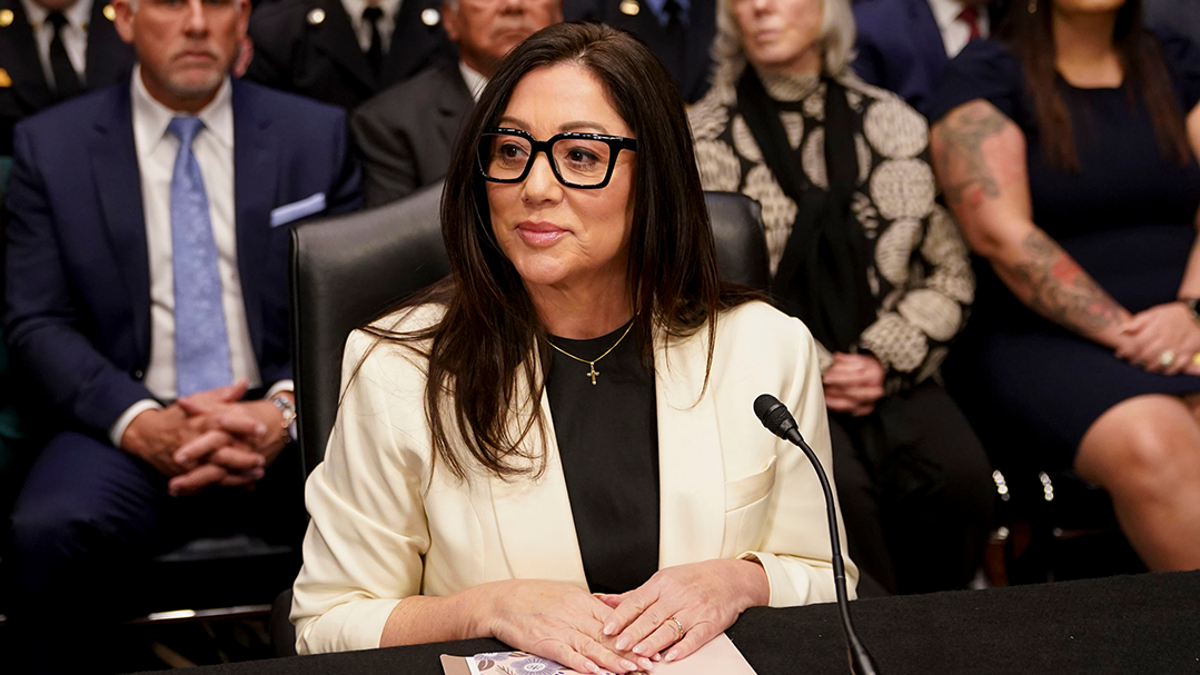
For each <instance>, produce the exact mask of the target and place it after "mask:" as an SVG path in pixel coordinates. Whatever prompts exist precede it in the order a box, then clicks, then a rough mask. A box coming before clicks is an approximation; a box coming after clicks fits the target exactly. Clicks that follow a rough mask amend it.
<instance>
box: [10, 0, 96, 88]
mask: <svg viewBox="0 0 1200 675" xmlns="http://www.w3.org/2000/svg"><path fill="white" fill-rule="evenodd" d="M21 6H22V7H23V8H24V9H25V16H26V18H28V19H29V26H30V28H32V29H33V35H34V37H36V38H37V46H38V60H39V61H41V62H42V72H43V73H45V75H46V82H48V83H49V84H50V86H51V87H54V88H57V83H56V82H55V81H54V71H53V70H52V69H51V68H50V42H51V41H52V40H53V39H54V24H52V23H50V22H49V21H46V17H47V16H50V11H49V10H47V9H46V8H45V7H43V6H41V5H39V4H37V3H36V2H34V1H33V0H21ZM62 14H63V16H64V17H66V19H67V25H65V26H63V28H62V42H63V47H65V48H66V50H67V58H68V59H70V60H71V67H73V68H74V69H75V72H76V73H79V81H80V82H87V73H86V72H85V70H86V69H87V27H88V22H89V21H90V20H91V16H92V0H79V1H78V2H76V3H75V4H74V5H71V6H70V7H68V8H67V9H65V10H63V13H62Z"/></svg>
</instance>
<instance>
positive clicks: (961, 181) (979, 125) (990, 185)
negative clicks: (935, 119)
mask: <svg viewBox="0 0 1200 675" xmlns="http://www.w3.org/2000/svg"><path fill="white" fill-rule="evenodd" d="M1005 120H1006V118H1005V117H1004V116H1003V115H1000V114H999V113H997V112H996V111H994V110H990V109H986V108H982V107H978V106H972V107H968V108H966V109H964V110H962V111H960V112H959V113H958V114H956V115H954V116H953V117H952V118H950V119H949V120H947V123H946V124H945V126H943V128H942V129H943V142H944V146H943V147H942V148H941V149H940V151H939V152H938V153H937V154H938V155H939V156H938V157H937V159H938V160H939V161H938V163H939V164H941V166H942V167H944V169H945V170H949V169H950V166H951V164H952V163H954V164H957V167H956V168H958V169H959V170H960V173H961V175H955V176H954V179H955V182H953V183H952V182H950V180H949V175H948V176H947V180H946V184H945V186H944V188H945V195H946V203H947V204H948V205H950V206H955V205H957V204H959V203H961V202H963V201H964V200H965V199H967V197H968V196H970V197H973V199H972V201H975V202H977V201H979V199H980V198H981V197H988V198H992V199H995V198H996V197H999V196H1000V187H999V186H998V185H997V184H996V178H995V177H994V176H993V175H992V172H991V171H990V170H989V169H988V166H987V163H986V162H985V161H984V158H983V142H984V141H985V140H987V139H988V138H990V137H992V136H995V135H996V134H998V133H1000V131H1001V130H1002V129H1003V128H1004V123H1005Z"/></svg>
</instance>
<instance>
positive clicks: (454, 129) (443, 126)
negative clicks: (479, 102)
mask: <svg viewBox="0 0 1200 675" xmlns="http://www.w3.org/2000/svg"><path fill="white" fill-rule="evenodd" d="M445 68H446V70H444V71H443V72H444V73H445V75H446V77H445V80H446V82H445V86H443V87H442V88H441V91H440V92H439V95H438V101H437V110H438V114H439V115H440V119H439V121H438V125H437V127H438V134H439V135H440V136H441V138H442V140H443V141H444V142H445V146H446V147H447V148H452V147H454V141H455V139H456V138H457V137H458V128H459V126H461V125H462V120H463V116H464V115H465V114H466V113H467V111H469V110H470V109H471V108H472V107H474V105H475V99H473V98H471V92H470V90H469V89H467V83H466V82H464V81H463V78H462V73H461V72H460V71H459V69H458V64H457V63H455V64H450V65H447V66H445Z"/></svg>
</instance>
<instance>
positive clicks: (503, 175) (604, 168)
mask: <svg viewBox="0 0 1200 675" xmlns="http://www.w3.org/2000/svg"><path fill="white" fill-rule="evenodd" d="M550 150H551V153H552V154H553V155H554V165H555V166H556V167H557V168H558V172H559V174H560V175H561V176H562V179H563V181H565V182H567V183H573V184H575V185H583V186H588V185H599V184H600V183H603V182H604V178H605V176H606V175H607V173H608V165H609V158H610V156H611V155H612V148H610V147H609V145H608V144H607V143H605V142H604V141H597V140H591V139H586V138H560V139H558V140H556V141H555V142H554V144H553V145H551V146H550ZM484 152H485V154H486V156H485V157H484V162H483V166H484V171H485V173H486V174H487V175H488V177H489V178H496V179H499V180H514V179H516V178H519V177H520V176H521V174H522V173H524V172H525V166H526V165H527V164H529V162H530V157H531V153H532V148H531V147H530V144H529V140H528V139H526V138H523V137H521V136H515V135H511V134H488V135H487V138H486V139H485V143H484Z"/></svg>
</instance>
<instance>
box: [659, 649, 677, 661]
mask: <svg viewBox="0 0 1200 675" xmlns="http://www.w3.org/2000/svg"><path fill="white" fill-rule="evenodd" d="M677 658H679V651H678V650H675V649H672V650H671V651H669V652H667V655H666V656H665V657H663V660H664V661H666V662H667V663H670V662H672V661H674V660H675V659H677Z"/></svg>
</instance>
